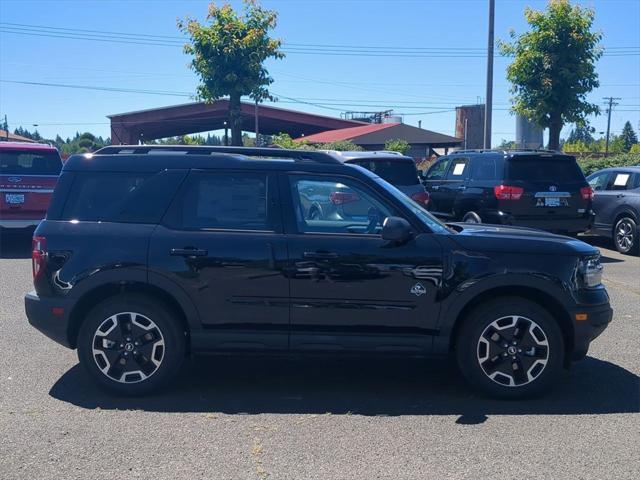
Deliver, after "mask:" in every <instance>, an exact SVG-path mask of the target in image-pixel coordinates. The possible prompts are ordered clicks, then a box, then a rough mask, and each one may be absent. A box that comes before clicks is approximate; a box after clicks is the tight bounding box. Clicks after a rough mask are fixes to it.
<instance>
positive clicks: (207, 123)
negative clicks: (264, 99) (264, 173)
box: [108, 98, 366, 144]
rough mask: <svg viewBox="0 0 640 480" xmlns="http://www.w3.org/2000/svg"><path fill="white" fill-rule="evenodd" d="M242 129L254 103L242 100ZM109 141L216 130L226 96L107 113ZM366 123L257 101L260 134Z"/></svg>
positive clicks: (224, 116) (222, 123)
mask: <svg viewBox="0 0 640 480" xmlns="http://www.w3.org/2000/svg"><path fill="white" fill-rule="evenodd" d="M241 111H242V130H243V131H248V132H252V131H254V130H255V114H256V105H255V103H248V102H242V104H241ZM108 118H109V119H111V132H112V135H111V141H112V142H113V143H121V144H126V143H136V142H138V141H139V140H140V139H145V140H151V139H155V138H165V137H171V136H175V135H185V134H189V133H197V132H206V131H211V130H220V129H223V128H225V127H228V119H229V100H227V99H224V98H223V99H220V100H217V101H215V102H211V103H203V102H198V103H186V104H182V105H172V106H169V107H162V108H153V109H147V110H139V111H136V112H127V113H117V114H113V115H108ZM357 125H366V124H364V123H363V122H358V121H355V120H346V119H344V118H336V117H328V116H326V115H317V114H314V113H306V112H299V111H295V110H288V109H284V108H279V107H273V106H267V105H258V126H259V132H260V133H262V134H267V135H273V134H277V133H281V132H285V133H288V134H289V135H291V136H292V137H298V136H301V135H310V134H314V133H318V132H323V131H325V130H332V129H336V128H346V127H353V126H357Z"/></svg>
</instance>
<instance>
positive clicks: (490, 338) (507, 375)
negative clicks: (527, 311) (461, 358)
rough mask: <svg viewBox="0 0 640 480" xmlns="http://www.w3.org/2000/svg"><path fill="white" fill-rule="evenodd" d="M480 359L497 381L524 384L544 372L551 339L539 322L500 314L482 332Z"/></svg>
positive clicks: (482, 365)
mask: <svg viewBox="0 0 640 480" xmlns="http://www.w3.org/2000/svg"><path fill="white" fill-rule="evenodd" d="M477 360H478V363H479V364H480V367H481V368H482V371H483V372H484V374H485V375H486V376H487V377H489V378H490V379H491V380H493V381H494V382H496V383H498V384H500V385H503V386H507V387H521V386H523V385H526V384H528V383H531V382H532V381H534V380H535V379H536V378H538V377H539V376H540V374H541V373H542V372H543V371H544V369H545V367H546V365H547V362H548V361H549V340H548V338H547V335H546V334H545V332H544V331H543V330H542V328H541V327H540V325H538V324H537V323H536V322H534V321H533V320H531V319H529V318H526V317H523V316H520V315H511V316H506V317H501V318H499V319H497V320H495V321H493V322H491V323H490V324H489V325H488V326H487V327H486V328H485V329H484V331H483V332H482V334H481V335H480V338H479V340H478V347H477Z"/></svg>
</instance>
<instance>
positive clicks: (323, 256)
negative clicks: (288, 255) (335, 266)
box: [302, 252, 338, 260]
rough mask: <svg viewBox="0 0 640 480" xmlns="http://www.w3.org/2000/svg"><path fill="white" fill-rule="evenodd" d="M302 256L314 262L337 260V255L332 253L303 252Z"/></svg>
mask: <svg viewBox="0 0 640 480" xmlns="http://www.w3.org/2000/svg"><path fill="white" fill-rule="evenodd" d="M302 256H303V257H304V258H311V259H315V260H327V259H330V258H338V254H337V253H334V252H304V254H303V255H302Z"/></svg>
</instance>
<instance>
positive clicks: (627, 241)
mask: <svg viewBox="0 0 640 480" xmlns="http://www.w3.org/2000/svg"><path fill="white" fill-rule="evenodd" d="M634 237H635V232H634V231H633V225H632V224H631V222H630V221H629V220H628V219H626V218H623V219H622V220H620V221H619V222H618V225H617V226H616V244H617V245H618V249H619V250H620V251H622V252H628V251H630V250H631V249H632V248H633V243H634V240H635V238H634Z"/></svg>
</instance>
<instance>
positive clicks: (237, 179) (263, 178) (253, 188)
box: [166, 171, 275, 231]
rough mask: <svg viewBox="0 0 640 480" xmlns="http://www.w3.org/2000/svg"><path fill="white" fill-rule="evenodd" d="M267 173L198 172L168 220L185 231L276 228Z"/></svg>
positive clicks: (262, 229)
mask: <svg viewBox="0 0 640 480" xmlns="http://www.w3.org/2000/svg"><path fill="white" fill-rule="evenodd" d="M267 203H268V202H267V175H266V174H265V173H255V172H223V171H196V172H192V173H191V175H189V178H188V179H187V180H186V182H185V184H184V187H183V188H182V189H181V193H180V196H179V197H178V198H176V201H175V202H174V204H173V206H172V207H171V211H170V212H169V214H168V215H167V219H166V223H167V224H168V225H169V226H170V227H173V228H177V229H182V230H256V231H273V230H274V223H275V221H274V219H273V218H272V217H273V215H274V214H275V212H271V211H270V210H273V209H269V208H268V206H267Z"/></svg>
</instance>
